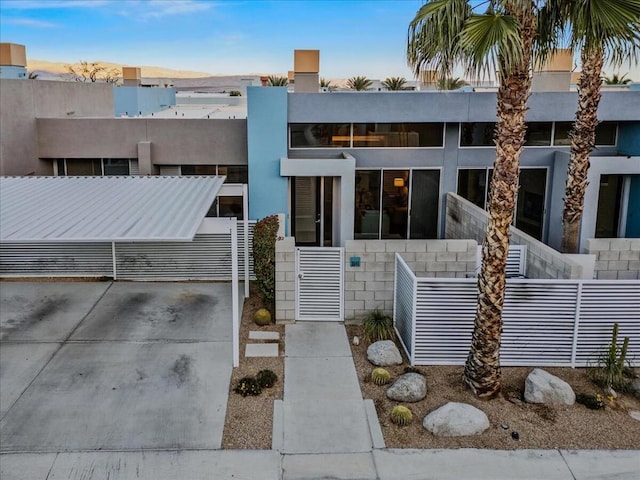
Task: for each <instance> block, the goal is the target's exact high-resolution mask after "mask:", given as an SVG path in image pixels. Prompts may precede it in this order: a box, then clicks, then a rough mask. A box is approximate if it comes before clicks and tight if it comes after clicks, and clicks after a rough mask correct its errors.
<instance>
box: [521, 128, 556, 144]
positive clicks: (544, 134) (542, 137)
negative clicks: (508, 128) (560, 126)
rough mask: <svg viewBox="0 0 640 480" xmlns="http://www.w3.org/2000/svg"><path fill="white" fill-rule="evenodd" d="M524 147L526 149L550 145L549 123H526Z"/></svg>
mask: <svg viewBox="0 0 640 480" xmlns="http://www.w3.org/2000/svg"><path fill="white" fill-rule="evenodd" d="M525 145H526V146H528V147H540V146H548V145H551V122H531V123H527V134H526V136H525Z"/></svg>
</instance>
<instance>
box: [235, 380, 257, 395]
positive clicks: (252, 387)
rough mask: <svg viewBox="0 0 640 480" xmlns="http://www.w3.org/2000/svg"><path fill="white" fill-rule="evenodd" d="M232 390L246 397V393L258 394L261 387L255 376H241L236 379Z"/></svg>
mask: <svg viewBox="0 0 640 480" xmlns="http://www.w3.org/2000/svg"><path fill="white" fill-rule="evenodd" d="M233 391H234V392H236V393H239V394H240V395H242V396H243V397H246V396H247V395H260V393H261V392H262V387H260V383H258V381H257V380H256V379H255V378H253V377H243V378H241V379H240V380H238V383H237V384H236V388H234V389H233Z"/></svg>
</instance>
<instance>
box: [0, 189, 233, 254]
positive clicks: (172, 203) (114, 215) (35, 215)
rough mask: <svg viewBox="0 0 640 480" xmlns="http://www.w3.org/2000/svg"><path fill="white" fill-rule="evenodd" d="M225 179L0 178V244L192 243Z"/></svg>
mask: <svg viewBox="0 0 640 480" xmlns="http://www.w3.org/2000/svg"><path fill="white" fill-rule="evenodd" d="M224 179H225V177H196V176H194V177H158V176H144V177H138V176H130V177H0V242H105V241H106V242H145V241H147V242H151V241H153V242H157V241H191V240H193V237H194V236H195V234H196V232H197V231H198V227H199V226H200V224H201V223H202V220H203V218H204V217H205V216H206V214H207V211H208V210H209V208H210V207H211V204H212V203H213V201H214V200H215V198H216V196H217V194H218V192H219V190H220V187H221V186H222V184H223V182H224Z"/></svg>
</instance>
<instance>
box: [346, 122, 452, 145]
mask: <svg viewBox="0 0 640 480" xmlns="http://www.w3.org/2000/svg"><path fill="white" fill-rule="evenodd" d="M443 131H444V124H443V123H355V124H354V125H353V146H354V147H357V148H361V147H374V148H375V147H442V145H443V144H444V137H443Z"/></svg>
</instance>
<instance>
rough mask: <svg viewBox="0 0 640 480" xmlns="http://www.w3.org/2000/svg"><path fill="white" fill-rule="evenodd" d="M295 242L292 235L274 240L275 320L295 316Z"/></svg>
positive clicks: (281, 321) (288, 318) (278, 320)
mask: <svg viewBox="0 0 640 480" xmlns="http://www.w3.org/2000/svg"><path fill="white" fill-rule="evenodd" d="M295 248H296V242H295V238H293V237H285V238H280V239H278V240H277V241H276V322H278V323H286V322H293V321H294V320H295V318H296V304H295V301H296V280H295V270H296V265H295V262H296V251H295Z"/></svg>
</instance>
